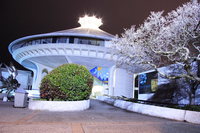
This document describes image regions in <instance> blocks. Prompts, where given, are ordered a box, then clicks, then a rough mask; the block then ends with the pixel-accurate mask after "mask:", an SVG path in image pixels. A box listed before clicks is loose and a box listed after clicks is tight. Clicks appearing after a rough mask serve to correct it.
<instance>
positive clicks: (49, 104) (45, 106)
mask: <svg viewBox="0 0 200 133" xmlns="http://www.w3.org/2000/svg"><path fill="white" fill-rule="evenodd" d="M89 107H90V100H83V101H39V100H30V101H29V106H28V108H29V109H31V110H48V111H82V110H86V109H88V108H89Z"/></svg>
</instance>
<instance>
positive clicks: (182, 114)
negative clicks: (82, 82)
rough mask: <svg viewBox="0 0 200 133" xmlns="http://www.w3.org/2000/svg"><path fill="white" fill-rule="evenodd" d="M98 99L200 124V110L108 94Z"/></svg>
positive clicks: (121, 106)
mask: <svg viewBox="0 0 200 133" xmlns="http://www.w3.org/2000/svg"><path fill="white" fill-rule="evenodd" d="M97 99H99V100H101V101H104V102H106V103H109V104H112V105H114V106H116V107H119V108H122V109H126V110H129V111H133V112H137V113H141V114H146V115H151V116H156V117H161V118H167V119H173V120H178V121H187V122H191V123H196V124H200V112H197V111H189V110H184V109H175V108H169V107H160V106H155V105H148V104H142V103H134V102H130V101H125V100H118V99H114V98H110V97H108V96H99V97H97ZM110 101H112V102H110Z"/></svg>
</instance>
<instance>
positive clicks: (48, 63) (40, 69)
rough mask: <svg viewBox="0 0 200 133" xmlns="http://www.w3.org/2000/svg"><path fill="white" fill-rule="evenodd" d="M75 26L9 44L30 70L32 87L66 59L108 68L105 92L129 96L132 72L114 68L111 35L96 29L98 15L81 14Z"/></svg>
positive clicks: (15, 56)
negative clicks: (32, 74) (106, 90)
mask: <svg viewBox="0 0 200 133" xmlns="http://www.w3.org/2000/svg"><path fill="white" fill-rule="evenodd" d="M79 23H80V24H81V26H80V27H78V28H73V29H68V30H63V31H57V32H52V33H46V34H39V35H31V36H26V37H22V38H19V39H17V40H15V41H13V42H12V43H11V44H10V45H9V52H10V53H11V54H12V56H13V58H14V59H15V60H16V61H17V62H18V63H19V64H21V65H22V66H24V67H25V68H27V69H29V70H31V71H33V73H34V76H33V84H32V89H33V90H34V91H39V87H40V83H41V80H42V78H43V77H44V76H45V75H46V74H47V73H48V72H50V71H51V70H52V69H54V68H56V67H58V66H60V65H62V64H66V63H74V64H80V65H84V66H86V67H87V68H88V70H91V69H92V68H94V67H102V68H108V69H109V74H108V86H109V87H108V95H111V96H122V95H123V96H126V97H133V88H132V74H130V73H128V72H127V71H126V70H124V69H121V68H117V67H116V65H115V60H116V59H117V56H112V54H111V48H110V47H111V40H112V39H113V38H114V36H113V35H111V34H109V33H107V32H105V31H103V30H101V29H99V26H100V25H101V24H102V23H101V20H100V19H97V18H95V17H94V16H93V17H88V16H85V17H83V18H80V19H79Z"/></svg>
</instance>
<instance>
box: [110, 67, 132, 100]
mask: <svg viewBox="0 0 200 133" xmlns="http://www.w3.org/2000/svg"><path fill="white" fill-rule="evenodd" d="M113 83H114V96H125V97H128V98H132V97H133V74H132V73H129V72H128V71H127V70H125V69H122V68H116V69H115V71H114V79H113Z"/></svg>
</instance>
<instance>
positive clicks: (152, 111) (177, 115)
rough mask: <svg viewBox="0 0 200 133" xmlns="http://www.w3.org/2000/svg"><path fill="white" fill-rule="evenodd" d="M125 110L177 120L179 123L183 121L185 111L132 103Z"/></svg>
mask: <svg viewBox="0 0 200 133" xmlns="http://www.w3.org/2000/svg"><path fill="white" fill-rule="evenodd" d="M127 110H129V111H133V112H138V113H141V114H146V115H151V116H156V117H161V118H167V119H173V120H179V121H184V117H185V110H180V109H173V108H166V107H159V106H153V105H145V104H138V103H132V104H131V105H130V106H128V108H127Z"/></svg>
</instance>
